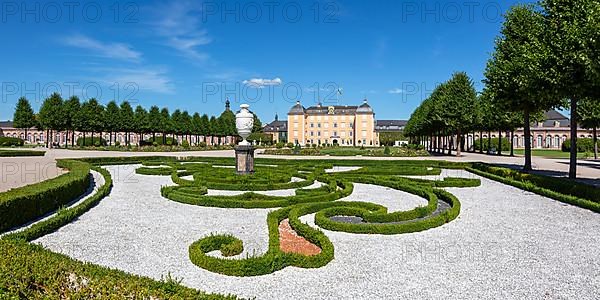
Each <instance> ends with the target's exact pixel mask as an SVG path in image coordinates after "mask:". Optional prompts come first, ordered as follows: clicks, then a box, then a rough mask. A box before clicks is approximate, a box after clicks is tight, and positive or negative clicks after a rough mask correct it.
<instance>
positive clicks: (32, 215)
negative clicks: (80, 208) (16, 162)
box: [0, 160, 90, 232]
mask: <svg viewBox="0 0 600 300" xmlns="http://www.w3.org/2000/svg"><path fill="white" fill-rule="evenodd" d="M57 166H58V167H61V168H67V169H69V172H68V173H66V174H63V175H60V176H58V177H56V178H53V179H49V180H46V181H43V182H40V183H37V184H33V185H28V186H24V187H21V188H16V189H12V190H9V191H7V192H4V193H0V232H2V231H5V230H7V229H9V228H12V227H15V226H21V225H23V224H25V223H27V222H29V221H31V220H33V219H36V218H39V217H41V216H43V215H45V214H47V213H49V212H51V211H54V210H56V209H58V208H59V207H61V206H62V205H65V204H66V203H69V202H70V201H71V200H72V199H74V198H76V197H78V196H79V195H81V194H83V193H84V192H85V191H86V189H87V188H88V186H89V184H90V175H89V171H90V166H89V164H87V163H84V162H80V161H74V160H59V161H58V162H57Z"/></svg>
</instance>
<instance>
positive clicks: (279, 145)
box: [275, 142, 285, 149]
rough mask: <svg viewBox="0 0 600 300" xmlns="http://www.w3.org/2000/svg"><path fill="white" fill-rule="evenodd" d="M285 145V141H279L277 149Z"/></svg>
mask: <svg viewBox="0 0 600 300" xmlns="http://www.w3.org/2000/svg"><path fill="white" fill-rule="evenodd" d="M283 146H285V144H284V143H283V142H279V143H277V144H275V148H277V149H281V148H283Z"/></svg>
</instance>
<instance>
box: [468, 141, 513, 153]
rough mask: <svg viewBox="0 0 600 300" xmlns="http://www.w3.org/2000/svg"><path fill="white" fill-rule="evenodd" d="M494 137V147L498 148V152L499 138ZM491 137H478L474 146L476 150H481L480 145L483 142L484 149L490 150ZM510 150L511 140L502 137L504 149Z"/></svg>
mask: <svg viewBox="0 0 600 300" xmlns="http://www.w3.org/2000/svg"><path fill="white" fill-rule="evenodd" d="M491 139H492V149H496V152H498V138H497V137H495V138H491ZM489 140H490V138H483V141H482V140H481V139H476V140H475V142H474V143H473V147H474V149H475V151H479V150H480V148H481V147H480V145H481V143H483V151H488V145H489V144H488V143H489ZM509 150H510V141H509V140H508V138H505V137H503V138H502V151H509Z"/></svg>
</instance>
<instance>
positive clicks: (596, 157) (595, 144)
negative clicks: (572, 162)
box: [592, 127, 598, 159]
mask: <svg viewBox="0 0 600 300" xmlns="http://www.w3.org/2000/svg"><path fill="white" fill-rule="evenodd" d="M592 132H593V134H594V138H593V141H594V159H598V135H597V134H596V127H594V129H592Z"/></svg>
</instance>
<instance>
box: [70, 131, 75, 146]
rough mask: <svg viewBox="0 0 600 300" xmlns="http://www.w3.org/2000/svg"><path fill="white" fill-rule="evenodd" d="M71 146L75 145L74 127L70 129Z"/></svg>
mask: <svg viewBox="0 0 600 300" xmlns="http://www.w3.org/2000/svg"><path fill="white" fill-rule="evenodd" d="M71 147H75V129H73V130H72V131H71Z"/></svg>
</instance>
